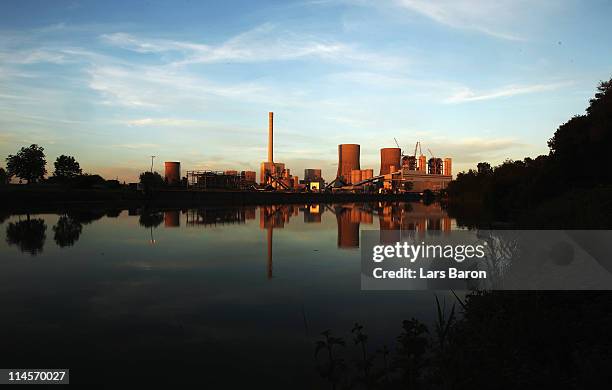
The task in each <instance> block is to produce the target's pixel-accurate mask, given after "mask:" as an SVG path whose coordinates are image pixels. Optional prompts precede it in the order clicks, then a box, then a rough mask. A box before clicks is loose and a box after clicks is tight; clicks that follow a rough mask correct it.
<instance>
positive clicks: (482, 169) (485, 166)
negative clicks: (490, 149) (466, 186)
mask: <svg viewBox="0 0 612 390" xmlns="http://www.w3.org/2000/svg"><path fill="white" fill-rule="evenodd" d="M476 169H478V174H479V175H487V174H489V173H491V172H492V171H493V170H492V169H491V164H489V163H488V162H480V163H478V164H477V165H476Z"/></svg>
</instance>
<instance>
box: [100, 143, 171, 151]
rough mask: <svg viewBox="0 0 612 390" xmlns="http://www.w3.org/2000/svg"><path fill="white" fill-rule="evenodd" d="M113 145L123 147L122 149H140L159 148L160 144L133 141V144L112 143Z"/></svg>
mask: <svg viewBox="0 0 612 390" xmlns="http://www.w3.org/2000/svg"><path fill="white" fill-rule="evenodd" d="M112 147H113V148H122V149H133V150H140V149H157V148H159V147H160V145H158V144H153V143H133V144H116V145H112Z"/></svg>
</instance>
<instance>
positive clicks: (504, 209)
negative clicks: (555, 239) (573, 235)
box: [448, 80, 612, 227]
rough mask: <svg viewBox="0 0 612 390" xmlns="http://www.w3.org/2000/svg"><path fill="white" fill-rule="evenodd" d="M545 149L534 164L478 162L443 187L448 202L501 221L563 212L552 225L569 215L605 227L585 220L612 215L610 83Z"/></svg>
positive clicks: (604, 84)
mask: <svg viewBox="0 0 612 390" xmlns="http://www.w3.org/2000/svg"><path fill="white" fill-rule="evenodd" d="M548 147H549V149H550V152H549V154H548V155H542V156H538V157H537V158H535V159H533V158H529V157H527V158H525V159H524V160H522V161H512V160H507V161H505V162H504V163H502V164H500V165H498V166H495V167H492V166H491V165H490V164H489V163H486V162H482V163H479V164H478V165H477V169H476V170H469V171H468V172H462V173H459V174H458V175H457V178H456V180H455V181H453V182H452V183H450V185H449V187H448V195H449V200H450V202H451V203H453V202H456V203H457V202H458V203H462V204H469V203H472V204H478V205H479V207H484V209H483V210H482V212H483V213H488V214H489V215H490V216H491V217H492V218H495V219H500V220H517V219H520V218H526V217H527V216H526V214H527V213H530V212H537V213H539V214H538V215H539V216H540V217H542V218H541V219H542V220H543V221H544V220H546V219H547V218H549V217H555V213H556V215H557V216H559V215H560V214H559V213H562V214H561V215H564V216H565V219H563V218H561V220H557V221H555V223H556V222H561V223H562V222H563V221H564V220H565V221H568V218H567V217H568V216H569V218H570V219H571V222H572V224H573V222H576V220H575V218H578V219H580V218H582V219H583V220H584V221H579V222H584V223H585V224H589V223H591V222H594V223H600V222H601V223H608V224H609V222H607V221H604V220H601V221H599V220H597V221H590V219H592V218H595V219H597V218H598V217H601V214H602V211H611V210H612V206H611V205H610V199H611V198H612V197H611V196H610V195H611V194H612V169H610V167H611V166H612V164H611V163H610V161H608V153H609V151H610V150H611V148H612V80H609V81H605V82H601V83H600V84H599V86H598V87H597V93H596V94H595V96H594V97H593V98H592V99H591V100H590V102H589V106H588V107H587V109H586V113H585V114H584V115H577V116H574V117H573V118H571V119H570V120H568V121H567V122H566V123H564V124H563V125H561V126H560V127H559V128H558V129H557V130H556V132H555V133H554V135H553V137H552V138H551V139H550V140H549V141H548ZM608 215H610V214H608ZM531 217H533V215H531ZM532 219H533V218H532ZM557 219H559V218H557ZM549 221H550V220H549ZM559 227H561V226H559Z"/></svg>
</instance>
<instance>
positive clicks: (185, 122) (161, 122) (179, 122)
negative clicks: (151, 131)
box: [123, 118, 205, 127]
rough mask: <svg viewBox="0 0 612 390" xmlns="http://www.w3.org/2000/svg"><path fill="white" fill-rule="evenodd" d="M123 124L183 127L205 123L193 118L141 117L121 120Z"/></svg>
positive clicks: (131, 125)
mask: <svg viewBox="0 0 612 390" xmlns="http://www.w3.org/2000/svg"><path fill="white" fill-rule="evenodd" d="M123 123H124V124H126V125H128V126H130V127H145V126H172V127H184V126H195V125H202V124H205V122H203V121H198V120H194V119H179V118H141V119H130V120H126V121H123Z"/></svg>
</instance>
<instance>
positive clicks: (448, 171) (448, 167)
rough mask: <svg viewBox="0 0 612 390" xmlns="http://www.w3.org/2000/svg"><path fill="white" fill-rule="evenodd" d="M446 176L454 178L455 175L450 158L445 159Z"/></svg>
mask: <svg viewBox="0 0 612 390" xmlns="http://www.w3.org/2000/svg"><path fill="white" fill-rule="evenodd" d="M444 174H445V175H446V176H452V174H453V160H452V159H451V158H449V157H446V158H445V159H444Z"/></svg>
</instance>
